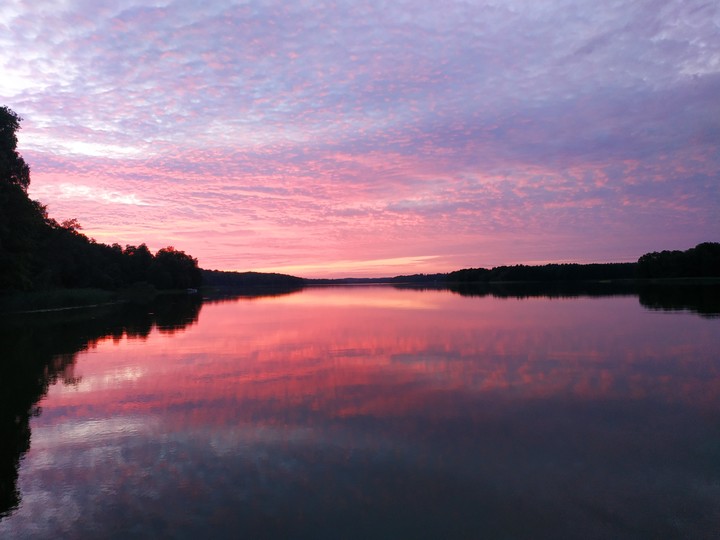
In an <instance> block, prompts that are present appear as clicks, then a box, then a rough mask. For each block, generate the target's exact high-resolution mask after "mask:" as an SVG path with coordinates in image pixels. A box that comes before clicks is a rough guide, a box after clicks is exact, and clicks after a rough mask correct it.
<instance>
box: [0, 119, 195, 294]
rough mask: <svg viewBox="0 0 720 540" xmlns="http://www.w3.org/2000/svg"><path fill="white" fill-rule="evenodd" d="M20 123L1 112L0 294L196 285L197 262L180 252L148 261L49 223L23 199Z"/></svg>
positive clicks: (71, 226) (25, 170)
mask: <svg viewBox="0 0 720 540" xmlns="http://www.w3.org/2000/svg"><path fill="white" fill-rule="evenodd" d="M21 120H22V119H21V118H20V117H19V116H18V115H17V114H16V113H15V112H13V111H11V110H10V109H8V108H7V107H0V292H3V291H4V292H7V291H31V290H47V289H54V288H61V289H68V288H90V287H94V288H99V289H118V288H122V287H127V286H130V285H132V284H134V283H143V282H145V283H152V284H153V285H155V286H156V287H157V288H159V289H172V288H183V289H184V288H197V287H198V286H199V285H200V280H201V275H200V270H199V268H198V264H197V260H196V259H194V258H192V257H190V256H189V255H187V254H185V253H184V252H182V251H179V250H176V249H175V248H173V247H167V248H163V249H161V250H160V251H158V252H157V254H156V255H153V254H152V253H151V252H150V250H149V249H148V247H147V246H146V245H145V244H140V245H139V246H130V245H128V246H125V248H122V247H121V246H120V245H118V244H113V245H112V246H108V245H105V244H100V243H97V242H96V241H95V240H94V239H92V238H88V237H87V236H85V235H84V234H82V232H80V231H81V230H82V227H81V225H80V223H79V222H78V220H77V219H74V218H73V219H68V220H65V221H63V222H61V223H58V222H57V221H55V220H54V219H52V218H50V217H49V216H48V215H47V212H46V209H45V207H44V206H43V205H41V204H40V203H38V202H37V201H33V200H31V199H30V198H29V197H28V195H27V188H28V186H29V184H30V169H29V167H28V166H27V164H26V163H25V161H24V160H23V158H22V157H21V156H20V155H19V154H18V152H17V131H18V129H19V128H20V121H21Z"/></svg>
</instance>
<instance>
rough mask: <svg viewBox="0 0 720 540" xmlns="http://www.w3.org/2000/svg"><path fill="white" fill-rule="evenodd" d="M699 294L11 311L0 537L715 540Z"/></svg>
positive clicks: (322, 294)
mask: <svg viewBox="0 0 720 540" xmlns="http://www.w3.org/2000/svg"><path fill="white" fill-rule="evenodd" d="M688 290H689V289H688ZM688 290H686V292H682V291H681V292H680V293H677V292H674V293H670V294H662V293H657V292H654V291H649V292H648V291H645V292H644V293H642V294H640V295H639V296H638V294H636V293H627V292H623V293H621V294H613V295H605V294H602V293H593V294H585V293H576V294H574V295H568V294H558V293H553V294H549V295H548V294H546V295H543V294H541V293H536V292H532V293H529V292H527V291H526V292H520V293H518V292H513V291H501V292H497V291H496V292H492V293H489V292H487V291H474V292H473V291H455V292H453V291H449V290H419V289H402V288H395V287H391V286H356V287H327V288H310V289H305V290H302V291H298V292H293V293H288V294H277V295H267V296H246V297H235V298H221V299H215V300H206V301H202V300H201V299H200V298H197V297H193V296H188V297H175V298H169V299H164V300H163V301H161V302H158V303H156V304H151V305H147V306H122V307H119V308H111V307H107V308H101V309H97V310H94V311H90V312H87V311H84V310H79V311H69V312H62V313H49V314H39V315H34V316H30V315H26V316H14V317H6V318H5V320H4V321H3V330H2V333H0V337H1V338H2V342H1V343H2V345H0V347H1V350H0V358H2V359H1V360H0V362H1V363H0V369H1V370H2V372H1V374H0V377H2V382H0V392H2V397H0V405H1V406H2V407H1V408H0V410H1V418H0V436H1V437H2V442H1V443H0V444H2V447H1V448H0V516H1V517H0V538H19V539H25V538H28V539H33V538H38V539H41V538H43V539H44V538H64V539H66V538H68V539H74V538H77V539H87V538H110V539H115V538H117V539H121V538H122V539H125V538H198V537H199V538H328V539H329V538H332V539H341V538H363V539H365V538H374V539H375V538H489V539H495V538H500V539H515V538H518V539H519V538H581V539H594V538H597V539H606V538H607V539H623V538H627V539H640V538H642V539H644V538H648V539H659V538H662V539H670V538H694V539H706V538H707V539H710V538H718V534H720V318H718V314H720V310H718V309H717V303H716V300H717V297H718V295H717V288H715V289H712V290H710V289H708V290H710V292H708V290H704V289H700V290H699V291H698V290H695V289H694V290H693V291H694V292H693V293H692V294H690V293H689V292H687V291H688ZM460 292H462V293H463V294H459V293H460ZM643 295H644V296H643ZM687 299H689V300H687ZM686 300H687V301H686ZM713 302H715V303H713Z"/></svg>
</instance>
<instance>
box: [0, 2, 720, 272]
mask: <svg viewBox="0 0 720 540" xmlns="http://www.w3.org/2000/svg"><path fill="white" fill-rule="evenodd" d="M0 20H1V21H2V31H0V47H2V50H3V55H2V58H0V97H1V98H2V102H1V103H0V105H7V106H8V107H10V108H11V109H13V110H14V111H16V112H17V113H18V114H20V115H21V116H22V117H23V118H24V121H23V123H22V131H21V132H20V141H19V151H20V152H21V154H22V155H23V157H24V158H25V160H26V161H27V162H28V164H29V165H30V167H31V170H32V183H31V185H30V190H29V193H30V195H31V197H33V198H35V199H38V200H40V201H41V202H42V203H43V204H46V205H47V207H48V211H49V214H50V215H51V216H52V217H54V218H55V219H57V220H58V221H62V220H65V219H69V218H77V219H78V220H79V222H80V223H81V224H82V226H83V232H84V233H86V234H87V235H88V236H90V237H93V238H95V239H97V240H98V241H100V242H105V243H114V242H117V243H120V244H121V245H125V244H134V245H137V244H140V243H142V242H145V243H147V244H148V246H149V247H150V248H151V249H152V250H153V251H155V250H157V249H159V248H161V247H164V246H167V245H173V246H175V247H176V248H178V249H181V250H183V251H186V252H187V253H189V254H191V255H193V256H194V257H197V258H198V260H199V263H200V266H201V267H203V268H215V269H223V270H239V271H246V270H256V271H276V272H283V273H291V274H295V275H301V276H304V277H345V276H389V275H398V274H407V273H419V272H424V273H433V272H444V271H450V270H454V269H459V268H466V267H478V266H484V267H491V266H495V265H501V264H516V263H526V264H534V263H544V262H567V261H575V262H604V261H613V262H621V261H632V260H636V259H637V258H638V257H639V256H640V255H642V254H643V253H645V252H648V251H654V250H663V249H687V248H689V247H692V246H694V245H695V244H697V243H699V242H703V241H718V240H719V238H718V233H719V232H720V185H719V183H718V178H720V152H718V148H719V147H720V124H719V122H720V100H718V96H719V95H720V55H719V54H718V50H720V6H719V5H717V4H716V3H707V2H701V1H699V0H697V1H695V0H691V1H682V0H669V1H663V2H659V1H656V0H643V1H635V2H625V1H620V2H614V3H605V2H590V1H588V0H581V1H576V2H563V1H559V0H552V1H542V2H517V1H508V2H500V3H497V2H486V1H477V2H469V3H468V2H460V1H450V2H443V3H438V2H431V1H428V0H412V1H397V2H381V1H377V0H372V1H368V2H350V1H340V2H333V3H326V2H322V1H310V2H302V3H296V2H282V1H275V0H268V1H264V0H263V1H258V0H249V1H247V2H235V1H233V2H228V1H216V0H209V1H205V2H188V1H185V0H169V1H168V2H141V1H138V0H111V1H107V2H87V1H81V0H71V1H69V2H60V3H58V2H52V1H49V0H40V1H35V2H26V1H10V2H5V3H3V5H2V6H0Z"/></svg>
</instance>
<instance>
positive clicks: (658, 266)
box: [638, 242, 720, 278]
mask: <svg viewBox="0 0 720 540" xmlns="http://www.w3.org/2000/svg"><path fill="white" fill-rule="evenodd" d="M638 276H640V277H643V278H695V277H720V243H717V242H704V243H702V244H698V245H697V246H695V247H694V248H690V249H688V250H686V251H661V252H659V253H658V252H657V251H653V252H652V253H646V254H645V255H643V256H642V257H640V259H639V260H638Z"/></svg>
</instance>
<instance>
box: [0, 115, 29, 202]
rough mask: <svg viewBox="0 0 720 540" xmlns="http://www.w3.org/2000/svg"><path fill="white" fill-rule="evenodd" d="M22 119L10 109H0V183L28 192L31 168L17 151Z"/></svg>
mask: <svg viewBox="0 0 720 540" xmlns="http://www.w3.org/2000/svg"><path fill="white" fill-rule="evenodd" d="M21 121H22V118H21V117H20V116H19V115H18V114H17V113H16V112H15V111H13V110H11V109H9V108H8V107H5V106H2V107H0V181H2V182H7V183H9V184H14V185H17V186H20V187H21V188H22V189H23V191H27V188H28V186H29V185H30V167H28V164H27V163H25V160H24V159H23V158H22V156H21V155H20V154H18V151H17V142H18V140H17V132H18V130H19V129H20V122H21Z"/></svg>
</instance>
